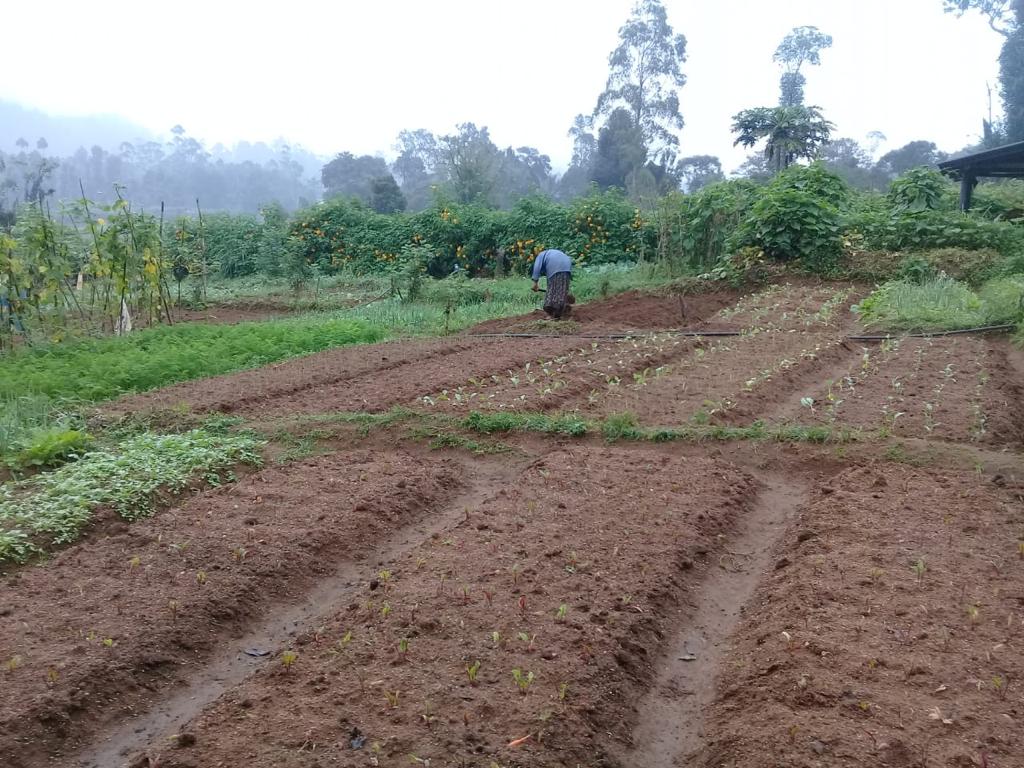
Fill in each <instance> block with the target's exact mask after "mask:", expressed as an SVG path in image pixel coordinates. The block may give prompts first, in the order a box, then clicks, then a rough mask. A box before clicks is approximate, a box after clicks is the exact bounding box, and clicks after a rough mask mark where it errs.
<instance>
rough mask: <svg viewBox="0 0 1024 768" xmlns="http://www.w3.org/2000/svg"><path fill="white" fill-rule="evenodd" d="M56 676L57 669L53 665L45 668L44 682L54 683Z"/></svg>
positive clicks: (55, 682)
mask: <svg viewBox="0 0 1024 768" xmlns="http://www.w3.org/2000/svg"><path fill="white" fill-rule="evenodd" d="M58 677H59V675H58V674H57V670H56V669H54V668H53V667H50V668H49V669H48V670H46V682H47V683H49V684H50V685H56V684H57V678H58Z"/></svg>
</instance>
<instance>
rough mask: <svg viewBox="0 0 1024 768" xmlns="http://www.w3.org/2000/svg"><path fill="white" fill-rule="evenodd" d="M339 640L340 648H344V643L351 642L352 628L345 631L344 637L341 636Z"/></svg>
mask: <svg viewBox="0 0 1024 768" xmlns="http://www.w3.org/2000/svg"><path fill="white" fill-rule="evenodd" d="M339 642H340V644H341V647H342V648H344V647H345V646H346V645H348V644H349V643H351V642H352V630H351V629H350V630H349V631H348V632H346V633H345V635H344V637H342V638H341V640H340V641H339Z"/></svg>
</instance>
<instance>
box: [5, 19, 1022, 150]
mask: <svg viewBox="0 0 1024 768" xmlns="http://www.w3.org/2000/svg"><path fill="white" fill-rule="evenodd" d="M632 5H633V0H516V2H511V1H504V2H496V1H495V0H436V1H435V2H423V0H367V2H362V3H357V2H351V1H348V0H346V1H342V0H334V1H333V2H332V1H331V0H290V1H289V2H285V3H282V2H265V1H263V0H249V1H248V2H235V1H234V0H231V1H229V0H204V1H203V2H199V1H197V0H175V1H174V2H172V3H165V2H160V3H157V2H152V0H134V2H123V1H122V0H109V1H108V2H104V3H88V2H82V1H81V0H49V2H47V3H45V4H41V3H28V2H19V3H5V7H4V27H5V28H6V29H7V30H8V31H9V32H15V31H16V30H20V32H16V33H14V34H8V35H5V39H4V58H5V60H6V61H7V62H8V63H9V65H8V66H6V67H4V68H3V70H2V73H0V99H9V100H14V101H17V102H20V103H22V104H25V105H27V106H31V107H35V108H39V109H42V110H44V111H47V112H51V113H57V114H94V113H114V114H120V115H123V116H125V117H127V118H129V119H131V120H133V121H134V122H137V123H139V124H141V125H143V126H145V127H147V128H149V129H151V130H153V131H155V132H158V133H162V134H166V133H167V131H168V129H169V128H170V127H171V126H172V125H174V124H175V123H181V124H182V125H183V126H185V128H186V129H187V131H188V132H189V134H191V135H193V136H196V137H198V138H201V139H203V140H204V141H206V142H207V143H208V144H211V145H212V144H213V143H216V142H224V143H225V144H229V145H230V144H232V143H234V142H236V141H238V140H242V139H245V140H249V141H260V140H264V141H269V140H272V139H274V138H277V137H279V136H283V137H285V138H287V139H288V140H290V141H293V142H297V143H300V144H303V145H305V146H306V147H308V148H310V149H312V150H313V151H315V152H318V153H321V154H324V155H330V154H334V153H336V152H339V151H344V150H348V151H352V152H355V153H369V154H384V155H385V156H390V155H391V154H392V151H391V146H392V145H393V143H394V140H395V136H396V134H397V133H398V131H399V130H401V129H403V128H420V127H422V128H428V129H430V130H432V131H434V132H438V133H445V132H450V131H451V130H452V129H453V127H454V126H455V124H456V123H460V122H465V121H472V122H475V123H477V124H478V125H486V126H489V127H490V129H491V135H492V137H493V138H494V140H495V142H496V143H498V144H499V145H501V146H506V145H510V144H511V145H515V146H521V145H524V144H525V145H532V146H536V147H537V148H539V149H540V150H541V151H542V152H546V153H547V154H549V155H551V157H552V159H553V161H554V164H555V166H556V167H559V168H564V166H565V165H566V164H567V163H568V159H569V156H570V154H571V142H570V140H569V139H568V137H567V135H566V132H567V130H568V128H569V126H570V125H571V123H572V119H573V116H574V115H576V114H577V113H580V112H589V111H590V110H591V109H592V108H593V105H594V102H595V99H596V98H597V95H598V93H599V92H600V91H601V90H602V88H603V86H604V82H605V78H606V77H607V72H608V69H607V57H608V53H609V52H610V51H611V50H612V48H613V47H614V46H615V44H616V41H617V32H618V28H619V26H620V25H621V24H622V22H623V21H624V20H625V19H626V17H627V16H628V14H629V11H630V8H631V7H632ZM665 5H666V8H667V9H668V14H669V21H670V23H671V24H672V25H673V26H674V27H675V29H676V31H677V32H681V33H683V34H684V35H686V38H687V41H688V46H687V52H688V60H687V62H686V64H685V65H684V71H685V73H686V75H687V78H688V82H687V84H686V86H684V87H683V89H682V91H681V93H680V99H681V103H682V112H683V117H684V118H685V120H686V128H685V129H684V131H683V134H682V136H681V141H682V146H681V153H682V154H683V155H690V154H714V155H719V156H720V157H722V159H723V161H724V165H725V167H726V169H732V168H734V167H735V166H736V165H738V164H739V163H740V162H742V160H743V157H744V153H743V151H742V150H737V149H734V148H733V147H732V137H731V135H730V133H729V126H730V118H731V116H732V115H733V114H735V113H736V112H737V111H739V110H741V109H745V108H747V107H752V106H761V105H766V106H767V105H771V104H774V103H775V102H776V100H777V97H778V70H777V68H776V67H775V66H774V65H773V63H772V60H771V57H772V53H773V52H774V50H775V47H776V46H777V45H778V43H779V41H780V40H781V39H782V37H783V36H784V35H785V34H786V33H787V32H788V31H789V30H790V29H791V28H792V27H794V26H803V25H815V26H817V27H819V28H821V29H822V30H823V31H825V32H828V33H830V34H831V35H833V37H834V38H835V45H834V46H833V48H832V49H831V50H828V51H826V52H825V53H824V54H823V61H822V66H821V67H818V68H812V69H811V70H809V71H808V72H807V77H808V87H807V101H808V103H810V104H818V105H820V106H821V107H823V109H824V111H825V114H826V116H827V117H828V118H830V119H831V120H832V121H833V122H834V123H836V125H837V133H836V135H837V136H850V137H853V138H856V139H858V140H863V139H864V138H865V136H866V134H867V133H868V132H869V131H873V130H879V131H882V132H883V133H885V134H886V136H887V137H888V139H889V141H888V144H887V145H885V146H884V147H882V148H881V149H882V150H884V149H886V148H892V147H896V146H900V145H902V144H904V143H906V142H907V141H911V140H914V139H929V140H932V141H935V142H936V143H938V144H939V146H940V148H942V149H946V150H954V149H958V148H960V147H962V146H963V145H964V144H966V143H968V142H969V141H971V140H973V139H974V138H976V137H977V135H978V134H979V133H980V127H981V118H982V116H983V115H985V114H987V110H988V104H987V95H986V88H985V86H986V82H989V83H992V84H993V86H994V85H996V81H997V76H998V65H997V62H996V58H997V56H998V53H999V46H1000V45H1001V41H1002V38H1000V37H999V36H998V35H996V34H995V33H994V32H992V31H991V30H990V29H989V28H988V26H987V25H986V24H985V22H984V21H983V20H982V19H981V18H980V17H979V16H977V15H974V16H970V17H965V18H963V19H956V18H955V17H953V16H949V15H946V14H944V13H943V12H942V2H941V0H665ZM41 45H43V46H44V47H43V48H42V49H41V48H40V46H41ZM996 109H997V110H998V100H997V101H996ZM126 138H127V137H126Z"/></svg>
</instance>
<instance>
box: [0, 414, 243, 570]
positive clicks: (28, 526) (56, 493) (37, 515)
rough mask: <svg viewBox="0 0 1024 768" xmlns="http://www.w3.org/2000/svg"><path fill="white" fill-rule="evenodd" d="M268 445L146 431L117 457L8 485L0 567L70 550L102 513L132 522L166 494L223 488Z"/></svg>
mask: <svg viewBox="0 0 1024 768" xmlns="http://www.w3.org/2000/svg"><path fill="white" fill-rule="evenodd" d="M261 446H262V442H261V441H259V440H257V439H256V438H254V437H252V436H249V435H226V434H218V433H217V432H212V431H210V430H206V429H195V430H192V431H189V432H185V433H183V434H171V435H155V434H152V433H145V434H142V435H138V436H136V437H132V438H129V439H127V440H125V441H123V442H122V443H120V444H119V445H118V446H117V447H116V449H115V450H113V451H95V452H92V453H88V454H86V455H85V456H84V457H82V458H81V459H80V460H79V461H77V462H75V463H73V464H67V465H65V466H63V467H61V468H59V469H57V470H55V471H53V472H49V473H46V474H41V475H37V476H35V477H32V478H30V479H28V480H24V481H21V482H18V483H4V484H3V485H2V486H0V563H3V562H5V561H15V562H23V561H25V560H27V559H28V558H30V557H32V556H34V555H37V554H41V553H43V552H45V548H46V547H47V546H50V545H60V544H67V543H69V542H72V541H74V540H75V539H77V538H78V536H79V533H80V532H81V530H82V529H83V528H84V527H85V526H86V525H87V524H88V523H89V521H90V520H91V519H92V515H93V513H94V512H95V511H96V510H97V509H99V508H100V507H106V508H109V509H112V510H113V511H114V512H116V513H117V514H119V515H120V516H121V517H123V518H125V519H126V520H136V519H138V518H140V517H143V516H145V515H149V514H152V512H153V504H154V500H155V497H156V495H157V493H158V492H159V491H170V492H178V491H181V490H184V489H185V488H186V487H187V485H188V483H189V482H191V481H193V480H195V479H198V478H197V477H196V476H197V475H198V474H200V473H201V474H202V475H203V478H204V479H205V480H206V481H207V482H210V483H214V484H216V483H219V482H221V479H222V475H223V474H225V473H226V474H230V470H231V468H232V467H233V466H235V465H236V464H240V463H247V464H257V465H258V464H259V463H260V460H261V459H260V453H259V451H260V447H261Z"/></svg>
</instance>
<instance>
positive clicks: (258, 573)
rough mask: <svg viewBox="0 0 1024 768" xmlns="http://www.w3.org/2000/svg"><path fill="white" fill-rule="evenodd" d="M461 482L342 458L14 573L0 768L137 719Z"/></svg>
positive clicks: (273, 473) (416, 468) (199, 500)
mask: <svg viewBox="0 0 1024 768" xmlns="http://www.w3.org/2000/svg"><path fill="white" fill-rule="evenodd" d="M458 483H459V481H458V472H457V471H456V468H455V466H454V465H452V464H450V463H449V462H445V461H439V460H436V459H432V460H431V461H429V462H425V461H423V460H422V459H416V458H414V457H412V456H410V455H408V454H403V453H402V452H396V453H393V454H390V455H377V454H374V453H370V452H366V451H355V452H342V453H338V454H334V455H332V456H328V457H323V458H320V459H317V460H313V461H307V462H303V463H300V464H298V465H292V466H289V467H287V468H268V469H265V470H263V471H261V472H259V473H257V474H255V475H252V476H250V477H249V478H247V479H245V480H243V481H241V482H240V483H238V484H237V485H232V486H226V487H223V488H220V489H217V490H210V491H205V492H202V493H200V494H198V495H197V496H195V497H194V498H193V499H191V500H189V501H188V502H186V503H184V504H182V505H181V506H179V507H176V508H172V509H169V510H167V511H165V512H162V513H161V514H159V515H157V516H156V517H154V518H152V519H149V520H144V521H141V522H138V523H135V524H133V525H128V524H125V523H122V522H119V521H113V520H112V521H109V522H107V523H105V524H103V525H102V526H101V530H98V531H96V532H95V533H94V534H93V535H89V536H87V537H86V540H85V541H84V542H83V543H81V544H79V545H77V546H75V547H72V548H70V549H67V550H65V551H64V552H62V553H60V554H58V555H57V556H56V557H54V558H53V559H52V560H50V561H48V562H46V563H44V564H42V565H39V566H37V567H31V568H26V569H22V570H20V571H17V572H15V573H14V574H13V575H11V576H9V577H8V579H7V582H6V584H5V587H4V594H3V602H2V607H0V611H2V613H3V616H4V619H3V622H2V623H0V648H2V649H4V651H7V650H8V649H10V650H11V651H12V652H13V653H17V654H18V655H19V656H20V657H21V659H22V660H23V666H19V667H18V668H17V669H14V670H13V671H10V672H9V673H8V674H6V675H5V676H4V679H3V682H4V685H3V686H2V687H0V723H2V726H0V764H3V765H6V766H12V768H16V767H17V766H22V765H33V764H37V763H38V762H40V761H43V760H45V759H46V758H47V757H50V756H55V755H59V754H61V753H62V752H64V751H65V750H67V749H69V748H71V746H73V745H74V744H76V743H77V742H78V741H79V740H80V738H81V737H82V734H84V733H88V732H90V731H91V730H92V729H94V728H96V727H98V726H102V725H104V724H105V723H108V722H111V721H113V720H115V719H117V718H119V717H123V716H125V715H126V714H129V713H131V712H133V711H136V710H138V709H139V708H140V707H144V706H146V705H147V704H148V703H149V702H152V701H153V700H154V697H155V696H156V694H158V693H159V692H160V691H161V690H163V689H165V688H167V687H168V686H170V685H172V684H174V683H175V682H178V681H180V680H181V679H182V678H183V677H184V676H186V675H187V674H188V672H189V671H190V669H191V668H194V667H195V666H196V665H199V664H201V663H202V661H203V659H204V658H205V657H206V656H207V655H208V654H209V653H210V652H211V651H212V650H214V649H215V648H217V647H219V646H220V645H221V644H223V643H225V642H228V643H230V642H231V637H232V635H233V634H234V633H236V632H238V631H239V629H240V628H241V627H243V626H245V625H246V623H247V622H248V621H249V620H251V618H252V617H253V616H255V615H258V614H259V613H261V612H263V611H265V610H267V607H268V606H269V605H271V604H274V603H280V602H287V601H288V600H290V599H294V597H295V596H296V595H301V594H302V593H303V591H304V590H305V589H307V588H308V587H309V585H310V584H311V583H313V582H314V581H315V580H316V579H317V578H319V577H321V576H323V575H324V574H326V573H328V572H330V571H331V570H332V568H333V567H334V566H335V565H336V564H337V563H338V562H339V561H342V560H345V559H351V558H353V557H356V556H358V555H360V554H362V553H363V552H365V551H367V550H368V549H369V548H370V547H371V546H372V544H373V542H374V540H375V539H378V538H380V537H383V536H385V535H387V534H388V533H389V532H392V531H394V530H396V529H397V528H398V527H399V526H402V525H406V524H409V523H412V522H414V521H416V520H417V519H419V518H420V517H422V516H424V515H426V514H428V513H429V512H430V510H431V509H436V508H438V506H439V505H441V504H443V503H444V502H445V500H446V498H448V497H449V496H450V495H453V494H454V492H455V489H456V488H457V487H458ZM134 558H138V564H137V565H133V564H132V561H133V559H134ZM200 574H201V575H200ZM4 658H5V659H6V658H9V657H8V656H7V655H4Z"/></svg>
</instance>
